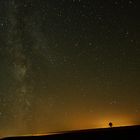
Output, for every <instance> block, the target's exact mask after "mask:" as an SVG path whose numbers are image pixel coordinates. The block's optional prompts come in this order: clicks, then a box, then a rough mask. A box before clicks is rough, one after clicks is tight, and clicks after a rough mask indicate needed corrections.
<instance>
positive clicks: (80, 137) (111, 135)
mask: <svg viewBox="0 0 140 140" xmlns="http://www.w3.org/2000/svg"><path fill="white" fill-rule="evenodd" d="M45 139H46V140H59V139H60V140H104V139H107V140H129V139H131V140H140V126H126V127H114V128H104V129H89V130H79V131H68V132H60V133H58V134H52V135H47V136H24V137H9V138H4V139H2V140H45Z"/></svg>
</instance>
